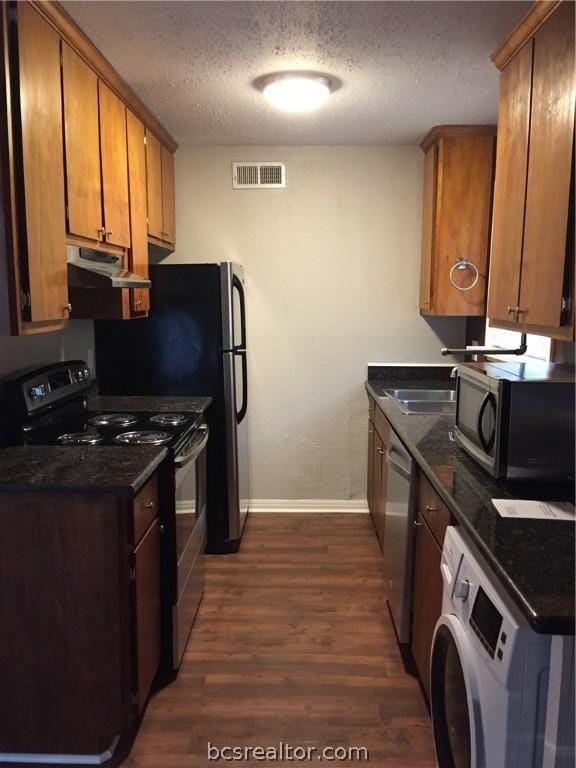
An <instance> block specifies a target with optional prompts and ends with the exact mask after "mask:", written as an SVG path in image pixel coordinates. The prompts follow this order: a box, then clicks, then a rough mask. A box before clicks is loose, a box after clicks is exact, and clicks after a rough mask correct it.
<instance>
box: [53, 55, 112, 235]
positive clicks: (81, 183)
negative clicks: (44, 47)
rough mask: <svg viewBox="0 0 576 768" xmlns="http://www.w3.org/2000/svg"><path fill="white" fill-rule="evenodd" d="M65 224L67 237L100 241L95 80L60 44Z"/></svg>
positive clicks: (91, 71) (99, 187)
mask: <svg viewBox="0 0 576 768" xmlns="http://www.w3.org/2000/svg"><path fill="white" fill-rule="evenodd" d="M62 84H63V91H64V94H63V95H64V139H65V146H66V189H67V214H68V216H67V223H68V232H69V233H70V234H71V235H77V236H78V237H85V238H88V239H89V240H102V238H103V234H104V226H103V222H102V186H101V181H100V179H101V177H100V129H99V119H98V77H97V76H96V73H95V72H94V70H92V69H91V68H90V67H89V66H88V65H87V64H86V63H85V62H84V61H83V60H82V59H81V58H80V56H78V54H77V53H75V52H74V51H73V50H72V48H71V47H70V46H69V45H67V44H66V43H62Z"/></svg>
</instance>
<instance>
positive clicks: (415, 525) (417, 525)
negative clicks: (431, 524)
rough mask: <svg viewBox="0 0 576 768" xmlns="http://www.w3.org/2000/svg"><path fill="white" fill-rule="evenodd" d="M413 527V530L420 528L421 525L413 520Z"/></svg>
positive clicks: (418, 521)
mask: <svg viewBox="0 0 576 768" xmlns="http://www.w3.org/2000/svg"><path fill="white" fill-rule="evenodd" d="M413 525H414V528H420V526H422V525H423V523H421V522H420V520H414V522H413Z"/></svg>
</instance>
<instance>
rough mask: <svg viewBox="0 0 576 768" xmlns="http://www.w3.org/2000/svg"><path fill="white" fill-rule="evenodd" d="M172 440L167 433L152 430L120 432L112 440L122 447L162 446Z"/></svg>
mask: <svg viewBox="0 0 576 768" xmlns="http://www.w3.org/2000/svg"><path fill="white" fill-rule="evenodd" d="M170 440H172V435H170V434H168V432H159V431H158V432H155V431H152V430H140V431H136V432H122V434H120V435H116V437H115V438H114V442H115V443H123V444H124V445H164V443H169V442H170Z"/></svg>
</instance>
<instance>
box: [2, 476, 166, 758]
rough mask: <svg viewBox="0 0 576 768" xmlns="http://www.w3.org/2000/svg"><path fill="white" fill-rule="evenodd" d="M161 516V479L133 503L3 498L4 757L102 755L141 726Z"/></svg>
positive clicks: (155, 661) (110, 497) (151, 655)
mask: <svg viewBox="0 0 576 768" xmlns="http://www.w3.org/2000/svg"><path fill="white" fill-rule="evenodd" d="M158 513H159V509H158V490H157V479H156V476H153V477H152V479H151V480H149V481H148V483H147V484H146V485H145V486H144V488H143V489H142V491H141V492H140V495H139V496H137V497H136V498H135V499H134V500H130V499H128V498H127V497H124V496H115V495H114V494H113V493H108V494H99V493H94V494H91V493H86V492H84V493H67V494H61V493H60V494H58V493H56V494H50V493H14V494H11V493H3V494H0V563H2V579H0V605H2V617H3V618H2V621H3V624H2V633H1V634H0V667H1V669H0V673H1V677H2V696H1V697H0V742H1V743H2V751H3V752H8V753H10V752H23V753H28V754H29V753H34V752H45V753H56V754H80V755H99V754H101V753H103V752H104V751H105V750H106V749H107V748H108V747H109V746H110V745H111V744H112V743H113V741H114V739H115V737H116V736H117V735H125V734H127V733H128V732H129V731H130V730H131V729H132V727H133V725H134V723H135V721H136V720H137V718H138V717H139V715H140V714H141V713H142V711H143V708H144V706H145V704H146V701H147V699H148V695H149V692H150V687H151V684H152V681H153V679H154V676H155V675H156V672H157V670H158V667H159V663H160V647H161V640H160V638H161V623H160V600H161V582H160V536H161V530H160V521H159V517H158ZM38 670H42V674H41V675H40V676H39V675H38V673H37V671H38ZM95 671H97V674H94V672H95Z"/></svg>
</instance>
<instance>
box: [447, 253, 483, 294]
mask: <svg viewBox="0 0 576 768" xmlns="http://www.w3.org/2000/svg"><path fill="white" fill-rule="evenodd" d="M455 269H473V270H474V272H475V273H476V275H475V277H474V280H473V281H472V282H471V284H470V285H469V286H467V287H466V288H463V287H462V286H461V285H456V283H455V282H454V278H453V277H452V275H453V274H454V270H455ZM448 279H449V280H450V282H451V283H452V285H453V286H454V288H456V290H457V291H471V290H472V288H474V287H475V286H476V284H477V282H478V280H479V279H480V272H479V270H478V267H477V266H476V264H473V263H472V262H471V261H468V260H467V259H458V261H457V262H456V264H454V266H453V267H452V269H451V270H450V272H449V274H448Z"/></svg>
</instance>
